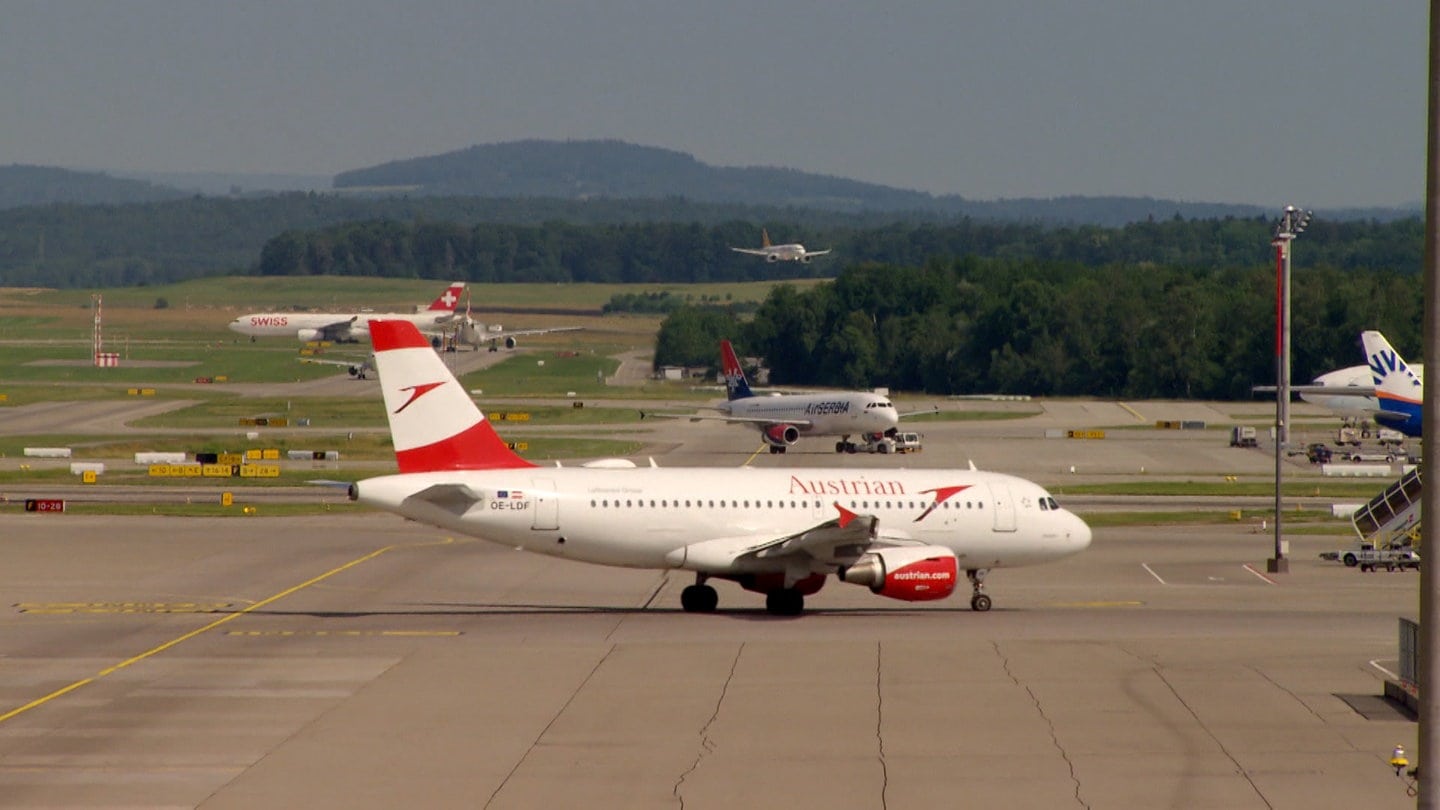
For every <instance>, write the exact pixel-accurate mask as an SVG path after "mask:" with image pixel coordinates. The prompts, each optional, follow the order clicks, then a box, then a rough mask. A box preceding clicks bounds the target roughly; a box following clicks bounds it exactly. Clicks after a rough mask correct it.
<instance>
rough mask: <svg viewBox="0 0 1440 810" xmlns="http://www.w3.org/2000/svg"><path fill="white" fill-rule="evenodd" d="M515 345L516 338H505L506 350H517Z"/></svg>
mask: <svg viewBox="0 0 1440 810" xmlns="http://www.w3.org/2000/svg"><path fill="white" fill-rule="evenodd" d="M515 345H516V344H515V338H513V337H507V338H505V348H507V349H513V348H515Z"/></svg>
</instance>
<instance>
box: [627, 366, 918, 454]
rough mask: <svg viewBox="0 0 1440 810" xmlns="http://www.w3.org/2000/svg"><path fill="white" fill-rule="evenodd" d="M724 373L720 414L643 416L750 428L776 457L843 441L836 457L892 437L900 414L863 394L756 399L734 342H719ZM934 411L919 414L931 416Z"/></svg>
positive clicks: (877, 398) (882, 399)
mask: <svg viewBox="0 0 1440 810" xmlns="http://www.w3.org/2000/svg"><path fill="white" fill-rule="evenodd" d="M720 369H721V373H722V374H723V375H724V377H725V396H726V401H725V402H723V403H721V404H720V405H717V406H715V409H716V410H718V411H720V413H719V414H717V415H714V416H711V415H708V414H697V415H693V416H677V415H674V414H656V413H642V414H641V416H642V417H644V416H653V417H657V418H662V419H689V420H691V421H693V422H698V421H701V420H704V419H713V420H718V421H722V422H731V423H736V424H744V425H751V426H753V427H755V428H756V429H758V430H759V431H760V437H761V438H762V439H764V440H765V444H766V445H768V446H769V448H770V452H771V453H783V452H785V450H786V449H787V448H789V447H790V446H791V445H793V444H795V442H797V441H799V440H800V437H801V436H839V437H840V441H837V442H836V443H835V452H837V453H844V452H851V453H853V452H855V449H856V447H855V444H854V443H853V442H851V441H850V437H851V436H865V435H868V434H873V433H884V434H893V433H894V432H895V431H896V430H897V429H898V426H899V424H900V417H901V416H910V415H912V414H908V413H907V414H901V413H900V412H899V411H897V410H895V405H894V404H893V403H891V402H890V400H889V399H888V398H886V397H883V396H880V395H879V394H872V393H868V392H864V391H834V392H831V393H825V394H771V395H770V396H765V397H762V396H757V395H756V394H755V392H754V391H752V390H751V388H750V383H749V381H748V380H746V379H745V370H744V369H742V368H741V367H740V359H739V358H738V357H736V356H735V347H733V346H731V345H730V341H728V340H722V341H720ZM931 412H933V411H917V413H931Z"/></svg>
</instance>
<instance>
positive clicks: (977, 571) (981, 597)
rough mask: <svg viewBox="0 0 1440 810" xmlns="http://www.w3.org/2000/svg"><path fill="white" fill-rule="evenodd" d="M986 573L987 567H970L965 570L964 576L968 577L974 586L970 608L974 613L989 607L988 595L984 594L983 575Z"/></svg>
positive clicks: (988, 571) (988, 570)
mask: <svg viewBox="0 0 1440 810" xmlns="http://www.w3.org/2000/svg"><path fill="white" fill-rule="evenodd" d="M988 573H990V569H988V568H970V569H967V570H966V571H965V576H967V577H969V578H970V584H971V585H972V586H974V593H973V594H972V595H971V597H970V609H971V610H973V611H975V612H976V613H984V612H985V611H987V610H989V609H990V597H989V596H986V595H985V575H986V574H988Z"/></svg>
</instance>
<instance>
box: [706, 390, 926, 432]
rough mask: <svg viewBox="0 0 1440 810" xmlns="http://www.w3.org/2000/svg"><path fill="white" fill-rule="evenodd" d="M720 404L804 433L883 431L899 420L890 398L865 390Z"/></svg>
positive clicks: (736, 413)
mask: <svg viewBox="0 0 1440 810" xmlns="http://www.w3.org/2000/svg"><path fill="white" fill-rule="evenodd" d="M720 408H721V410H723V411H725V412H726V413H728V414H729V415H730V416H739V417H744V418H746V419H764V420H768V421H769V422H770V423H771V424H793V425H795V427H796V429H797V430H799V432H800V435H802V436H856V435H863V434H866V433H884V432H886V431H889V430H892V429H894V428H895V427H896V426H897V425H899V423H900V417H899V414H898V412H897V411H896V410H895V405H894V404H892V403H891V402H890V400H888V399H886V398H885V397H882V396H880V395H879V394H870V393H864V392H836V393H829V394H784V395H779V396H771V397H764V396H755V397H745V398H744V399H734V400H730V401H729V402H726V403H725V404H723V405H721V406H720ZM802 423H808V424H802ZM758 424H760V423H757V425H758ZM762 429H763V428H762Z"/></svg>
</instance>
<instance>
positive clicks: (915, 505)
mask: <svg viewBox="0 0 1440 810" xmlns="http://www.w3.org/2000/svg"><path fill="white" fill-rule="evenodd" d="M647 503H648V505H649V507H650V508H652V509H679V508H682V506H683V508H685V509H692V508H694V509H707V508H708V509H714V508H716V507H717V505H718V506H719V508H721V509H725V508H734V509H750V508H752V507H753V508H755V509H760V508H765V509H809V508H814V509H820V508H822V507H823V506H824V504H822V503H821V502H819V501H815V502H813V503H811V502H808V501H753V502H752V501H749V500H742V501H726V500H720V501H699V500H693V501H692V500H688V499H687V500H686V501H685V502H684V503H683V505H682V503H681V502H680V501H679V500H674V501H672V500H668V499H666V500H661V501H654V500H651V501H646V500H644V499H641V500H634V499H630V498H627V499H626V500H625V501H624V502H621V501H620V499H619V498H616V499H615V500H614V501H611V500H610V499H609V498H604V499H600V500H596V499H594V498H592V499H590V505H591V506H592V507H599V508H601V509H608V508H611V507H616V508H619V507H624V508H627V509H633V508H636V507H639V508H641V509H644V508H645V507H646V505H647ZM1051 504H1052V508H1055V509H1059V508H1060V506H1059V504H1055V503H1054V501H1053V500H1052V501H1051ZM928 506H929V504H927V503H924V502H922V501H874V502H873V503H872V502H871V501H851V502H850V507H849V508H851V509H872V508H873V509H906V508H909V509H924V508H926V507H928ZM951 506H952V504H951V503H950V502H949V501H946V502H944V503H942V504H940V506H939V508H941V509H950V508H951ZM953 506H954V508H955V509H984V508H985V503H984V502H983V501H965V502H964V503H963V504H962V503H960V502H958V501H957V502H956V503H955V504H953ZM1041 508H1042V509H1043V508H1045V507H1044V506H1043V505H1042V506H1041Z"/></svg>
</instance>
